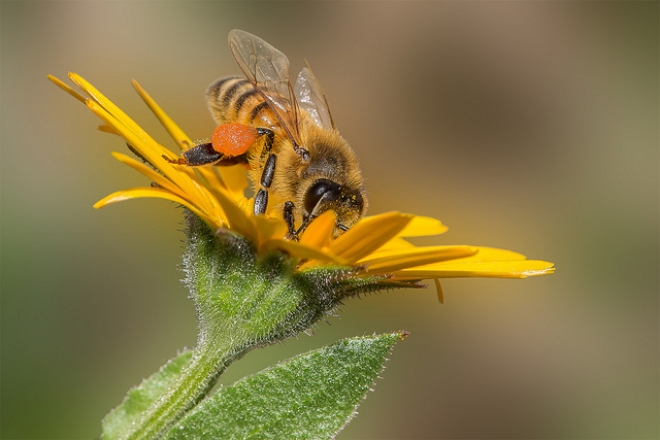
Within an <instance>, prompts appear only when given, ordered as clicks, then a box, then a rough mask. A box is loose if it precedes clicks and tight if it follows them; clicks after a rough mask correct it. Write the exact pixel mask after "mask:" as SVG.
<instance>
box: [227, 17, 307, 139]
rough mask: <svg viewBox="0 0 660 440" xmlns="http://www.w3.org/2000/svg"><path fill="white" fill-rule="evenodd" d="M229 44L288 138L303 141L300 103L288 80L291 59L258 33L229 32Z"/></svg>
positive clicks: (239, 64) (235, 57) (237, 60)
mask: <svg viewBox="0 0 660 440" xmlns="http://www.w3.org/2000/svg"><path fill="white" fill-rule="evenodd" d="M229 48H230V49H231V53H232V54H233V55H234V59H235V60H236V62H237V63H238V66H239V67H240V68H241V70H242V71H243V73H244V74H245V76H246V77H247V79H248V80H249V81H250V82H251V83H252V85H253V86H254V88H255V89H256V90H257V92H259V94H260V95H261V96H262V97H263V98H264V100H265V101H266V103H267V104H268V106H269V107H270V109H271V110H272V111H273V113H274V114H275V116H276V117H277V119H278V121H279V123H280V125H281V126H282V128H283V129H284V130H285V131H286V132H287V135H288V136H289V138H291V140H292V141H293V142H294V144H295V145H296V146H298V145H300V142H299V136H298V107H297V105H298V104H297V103H296V100H295V98H294V97H293V89H292V87H291V82H290V81H289V59H288V58H287V57H286V55H284V54H283V53H282V52H280V51H279V50H277V49H275V48H274V47H273V46H271V45H270V44H268V43H267V42H265V41H264V40H262V39H261V38H259V37H257V36H256V35H252V34H250V33H249V32H245V31H241V30H238V29H234V30H233V31H231V32H230V33H229Z"/></svg>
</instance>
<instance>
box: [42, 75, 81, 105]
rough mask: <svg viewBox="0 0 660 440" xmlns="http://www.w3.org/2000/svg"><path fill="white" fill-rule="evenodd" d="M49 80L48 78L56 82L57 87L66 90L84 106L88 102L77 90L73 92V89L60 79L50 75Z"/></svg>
mask: <svg viewBox="0 0 660 440" xmlns="http://www.w3.org/2000/svg"><path fill="white" fill-rule="evenodd" d="M47 78H48V79H49V80H51V81H52V82H54V83H55V85H56V86H57V87H59V88H60V89H62V90H64V91H65V92H67V93H68V94H69V95H71V96H73V97H74V98H76V99H77V100H78V101H80V102H82V103H83V104H84V103H85V101H86V100H87V98H85V97H84V96H83V95H81V94H80V93H78V92H76V91H75V90H73V89H72V88H71V87H69V85H68V84H65V83H64V82H63V81H62V80H60V79H59V78H56V77H54V76H53V75H48V76H47Z"/></svg>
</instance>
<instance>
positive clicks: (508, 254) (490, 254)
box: [456, 246, 527, 263]
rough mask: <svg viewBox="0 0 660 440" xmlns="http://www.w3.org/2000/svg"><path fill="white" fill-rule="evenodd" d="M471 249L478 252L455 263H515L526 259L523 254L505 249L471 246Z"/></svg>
mask: <svg viewBox="0 0 660 440" xmlns="http://www.w3.org/2000/svg"><path fill="white" fill-rule="evenodd" d="M472 248H473V249H476V250H478V252H477V253H476V254H474V255H472V256H469V257H466V258H461V259H460V260H459V261H456V262H457V263H459V262H460V263H463V262H479V261H516V260H526V259H527V257H525V256H524V255H523V254H519V253H518V252H513V251H509V250H506V249H497V248H492V247H485V246H472Z"/></svg>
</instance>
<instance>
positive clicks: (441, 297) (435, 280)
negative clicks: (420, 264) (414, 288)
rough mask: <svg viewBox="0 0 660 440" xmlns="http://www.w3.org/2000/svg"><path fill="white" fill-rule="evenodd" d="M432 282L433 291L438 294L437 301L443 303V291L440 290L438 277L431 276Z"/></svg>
mask: <svg viewBox="0 0 660 440" xmlns="http://www.w3.org/2000/svg"><path fill="white" fill-rule="evenodd" d="M433 283H434V284H435V291H436V293H437V294H438V302H439V303H440V304H444V303H445V292H444V291H443V290H442V284H440V280H439V279H438V278H433Z"/></svg>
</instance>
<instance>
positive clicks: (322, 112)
mask: <svg viewBox="0 0 660 440" xmlns="http://www.w3.org/2000/svg"><path fill="white" fill-rule="evenodd" d="M305 64H307V61H305ZM293 90H294V95H295V96H296V100H297V102H298V105H300V108H302V109H304V110H306V111H307V113H309V115H310V116H311V117H312V119H313V120H314V122H316V125H318V126H319V127H322V128H328V129H332V128H335V123H334V121H333V120H332V114H330V108H329V107H328V100H327V99H326V98H325V94H324V93H323V90H322V89H321V84H319V81H318V80H317V79H316V76H315V75H314V72H312V69H311V67H309V64H307V66H306V67H303V69H302V70H301V71H300V73H299V74H298V78H296V84H295V86H294V87H293Z"/></svg>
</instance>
